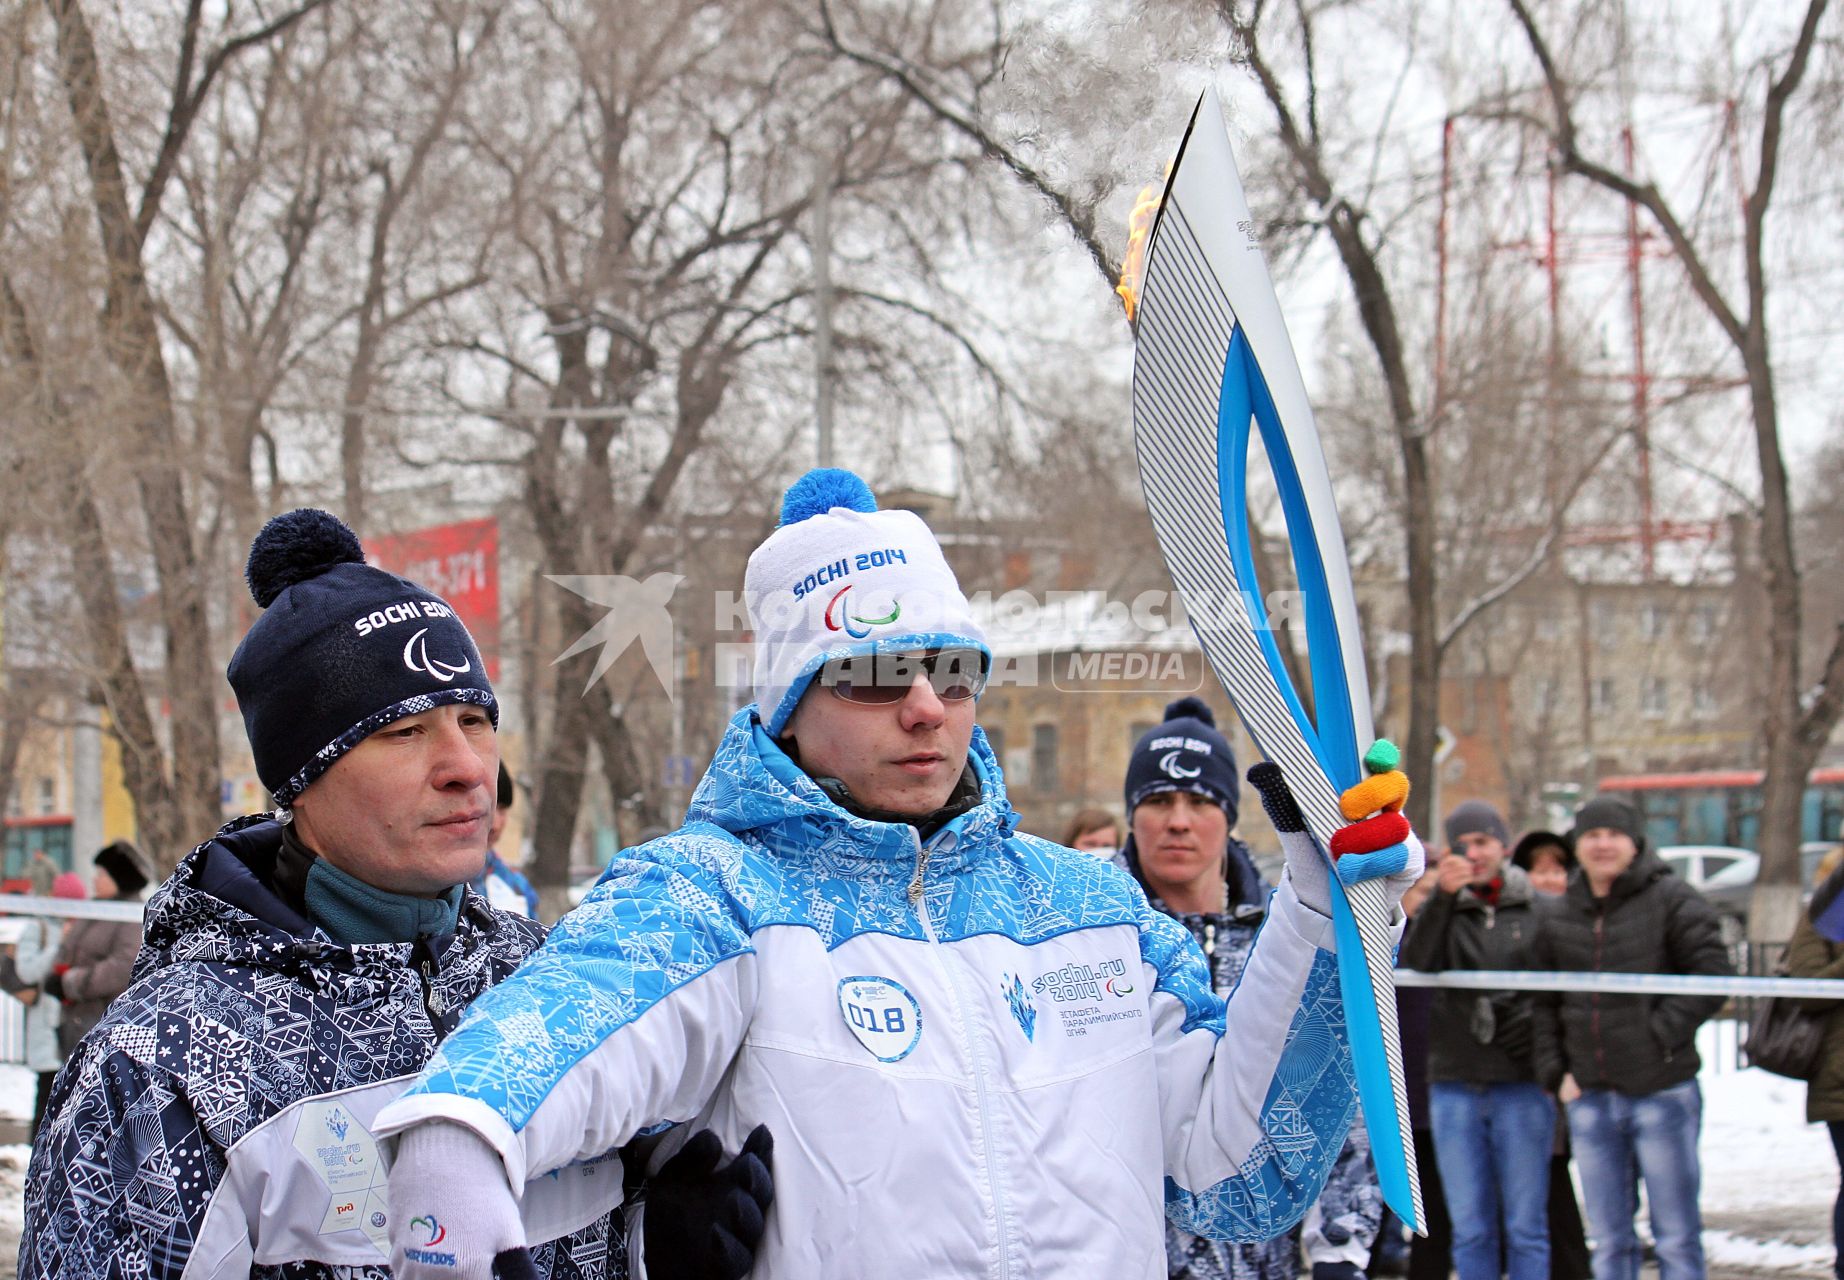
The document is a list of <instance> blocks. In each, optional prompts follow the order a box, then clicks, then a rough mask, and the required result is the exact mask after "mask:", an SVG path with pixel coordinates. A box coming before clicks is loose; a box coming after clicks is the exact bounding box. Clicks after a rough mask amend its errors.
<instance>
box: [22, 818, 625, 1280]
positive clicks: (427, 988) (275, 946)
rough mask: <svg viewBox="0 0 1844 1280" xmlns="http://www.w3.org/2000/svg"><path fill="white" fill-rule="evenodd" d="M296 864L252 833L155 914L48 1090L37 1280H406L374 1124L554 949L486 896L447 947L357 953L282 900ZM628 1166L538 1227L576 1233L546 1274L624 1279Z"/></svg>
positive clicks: (582, 1186)
mask: <svg viewBox="0 0 1844 1280" xmlns="http://www.w3.org/2000/svg"><path fill="white" fill-rule="evenodd" d="M280 845H281V828H280V827H279V826H278V825H276V824H275V823H274V822H272V821H269V820H268V819H267V818H264V817H253V818H243V819H239V820H238V821H236V822H233V823H231V824H229V825H227V826H226V827H225V828H224V829H223V830H222V831H220V832H219V833H218V835H217V836H216V837H215V838H214V839H212V840H210V841H207V842H206V843H205V844H203V845H200V846H199V847H198V848H197V849H196V850H194V851H193V852H192V853H191V854H190V855H189V856H188V857H187V858H186V859H185V860H184V861H183V862H181V864H180V865H179V867H178V869H177V870H176V871H175V872H174V873H173V876H172V877H171V878H170V879H169V880H168V881H167V882H166V883H165V884H164V885H162V886H161V888H160V890H159V892H157V893H156V894H155V895H154V897H153V899H152V900H151V901H150V902H149V903H148V907H147V916H146V939H147V940H146V945H145V946H144V947H143V948H142V950H141V952H140V955H139V957H138V958H137V960H136V961H135V964H134V976H133V979H132V981H131V982H130V984H129V986H128V989H127V991H126V992H124V993H123V995H122V996H121V997H120V998H119V999H117V1000H116V1001H115V1002H114V1003H113V1004H112V1005H111V1006H110V1007H109V1011H108V1013H107V1014H105V1015H104V1016H103V1018H102V1020H101V1022H99V1023H98V1024H97V1026H96V1027H95V1029H94V1030H93V1031H92V1032H91V1033H90V1034H89V1035H88V1036H87V1037H85V1039H84V1041H83V1043H82V1044H81V1045H80V1046H79V1048H78V1050H77V1052H76V1054H75V1055H74V1056H73V1057H72V1058H71V1060H70V1062H69V1063H68V1064H67V1065H66V1067H65V1070H64V1071H63V1072H62V1074H60V1075H59V1077H58V1081H57V1084H56V1086H55V1087H54V1089H53V1090H52V1096H51V1100H50V1104H49V1107H48V1109H47V1112H46V1116H45V1120H44V1123H43V1125H42V1126H41V1127H40V1130H39V1135H38V1141H37V1143H36V1145H35V1146H34V1147H33V1152H32V1162H31V1165H30V1168H29V1170H28V1172H27V1176H26V1193H25V1228H24V1234H23V1236H22V1238H21V1242H20V1259H19V1275H20V1277H21V1280H39V1278H40V1277H44V1278H46V1280H51V1278H52V1277H56V1278H58V1280H80V1278H85V1277H103V1276H109V1277H114V1276H141V1277H150V1278H152V1280H178V1278H179V1277H187V1278H188V1280H189V1278H190V1277H194V1276H211V1277H226V1276H242V1275H248V1276H251V1277H258V1278H260V1280H284V1278H286V1280H312V1278H314V1277H327V1278H329V1280H335V1278H336V1280H384V1278H385V1277H388V1275H389V1274H390V1273H389V1269H388V1265H387V1263H388V1258H389V1253H388V1246H387V1244H386V1236H385V1229H386V1225H387V1222H386V1217H385V1184H384V1177H383V1172H382V1170H381V1168H380V1166H379V1161H378V1146H377V1141H376V1139H375V1138H374V1137H373V1135H372V1131H371V1126H372V1123H373V1120H374V1118H375V1117H376V1115H377V1112H378V1110H379V1108H381V1107H382V1106H383V1105H384V1104H385V1103H386V1102H387V1101H388V1100H389V1099H391V1098H393V1097H395V1096H396V1095H397V1094H398V1093H400V1092H401V1091H402V1090H403V1088H404V1086H405V1085H406V1084H407V1083H408V1081H409V1079H410V1078H411V1077H412V1076H413V1075H414V1073H415V1072H416V1071H417V1070H418V1069H419V1068H420V1067H421V1066H422V1065H423V1063H424V1062H425V1061H427V1060H428V1057H429V1054H430V1051H431V1050H433V1049H434V1047H435V1044H436V1041H437V1039H438V1038H439V1037H440V1036H441V1035H443V1034H444V1033H446V1032H447V1031H449V1030H451V1029H452V1028H453V1026H454V1025H455V1023H456V1022H457V1021H458V1020H459V1019H460V1016H461V1011H462V1010H463V1009H464V1008H465V1007H466V1006H467V1004H468V1003H469V1002H470V1001H472V1000H473V999H474V998H475V997H476V996H478V995H479V994H480V993H481V992H482V991H483V990H485V989H486V988H487V987H489V986H491V985H492V984H493V983H494V982H497V981H498V980H500V979H501V978H503V977H504V976H505V975H506V974H508V973H510V972H511V971H512V969H513V968H514V967H515V966H516V965H517V964H518V963H519V961H520V960H522V959H523V958H524V957H525V956H526V955H527V954H529V953H530V952H531V951H532V950H533V949H534V948H535V947H537V945H538V943H539V941H540V939H541V938H542V936H543V931H542V929H540V928H539V927H538V926H537V925H535V924H533V923H532V922H531V921H528V920H524V919H521V918H518V917H514V916H509V915H507V914H504V913H502V912H499V911H496V910H493V909H492V908H490V907H488V906H487V904H486V902H485V901H484V900H483V899H481V898H480V897H478V896H477V895H475V894H473V893H471V892H470V893H468V894H467V895H466V896H465V898H464V900H463V902H462V906H461V913H460V919H459V921H458V923H457V926H456V929H455V932H454V933H452V934H449V935H446V936H444V937H440V938H425V939H422V940H420V941H418V942H417V943H414V944H411V943H386V944H369V945H359V946H342V945H340V944H338V943H335V942H333V941H331V940H329V939H328V937H327V935H326V934H325V933H324V932H322V931H321V930H319V929H317V928H315V927H314V926H312V925H311V924H309V922H308V921H307V920H305V919H304V918H302V917H301V916H300V915H299V914H298V913H297V912H296V911H295V910H294V909H293V908H292V907H290V906H289V905H288V904H287V903H286V902H285V901H284V900H283V899H282V898H281V897H280V896H278V895H277V894H276V893H275V891H274V890H273V889H271V888H270V887H269V885H270V882H271V879H272V875H273V868H274V864H275V856H276V852H277V850H278V849H279V848H280ZM613 1165H614V1167H613V1168H598V1169H596V1170H595V1171H593V1172H585V1174H584V1176H582V1177H581V1178H577V1179H573V1180H572V1181H571V1183H570V1184H569V1186H568V1187H565V1188H562V1189H563V1190H565V1191H568V1192H570V1193H572V1194H571V1195H570V1196H569V1197H568V1198H567V1199H568V1202H567V1203H566V1202H564V1198H560V1199H559V1200H558V1201H557V1202H554V1203H551V1204H549V1205H547V1206H544V1207H538V1206H533V1205H528V1206H527V1216H528V1221H531V1220H538V1226H539V1227H540V1229H542V1227H543V1226H545V1225H549V1226H551V1227H553V1228H560V1227H561V1226H564V1225H567V1227H568V1230H565V1229H552V1230H550V1232H549V1234H534V1235H533V1236H532V1238H533V1239H536V1240H556V1243H555V1244H551V1245H547V1246H545V1247H543V1248H541V1249H539V1250H537V1251H536V1260H537V1262H538V1265H539V1269H540V1271H541V1272H542V1273H543V1274H545V1275H548V1276H551V1277H553V1278H554V1280H579V1278H580V1280H590V1278H594V1280H605V1278H606V1277H614V1276H621V1275H625V1274H626V1250H625V1247H624V1245H623V1244H622V1241H621V1239H620V1237H619V1230H620V1228H619V1226H618V1224H614V1223H611V1220H610V1218H609V1209H610V1208H611V1207H612V1206H613V1205H614V1204H616V1203H618V1201H619V1198H620V1191H619V1188H620V1182H621V1172H620V1167H619V1163H618V1162H613ZM566 1235H567V1236H568V1237H569V1238H568V1239H567V1240H561V1239H557V1237H562V1236H566Z"/></svg>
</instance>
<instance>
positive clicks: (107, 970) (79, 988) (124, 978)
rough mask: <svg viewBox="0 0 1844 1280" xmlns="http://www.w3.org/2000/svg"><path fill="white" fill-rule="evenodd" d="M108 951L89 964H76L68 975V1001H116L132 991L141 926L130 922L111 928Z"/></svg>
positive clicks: (65, 979) (66, 992)
mask: <svg viewBox="0 0 1844 1280" xmlns="http://www.w3.org/2000/svg"><path fill="white" fill-rule="evenodd" d="M108 944H109V945H108V952H107V954H105V955H103V956H101V957H99V958H98V959H96V960H94V961H92V962H90V963H88V964H73V965H72V966H71V967H70V968H69V969H68V970H67V971H66V972H65V974H64V998H65V999H66V1000H113V999H115V997H117V996H119V995H121V994H122V992H124V991H126V990H128V979H129V976H130V975H131V974H132V973H133V972H134V958H135V956H137V955H139V954H140V951H141V926H140V925H138V924H134V923H131V922H129V921H126V920H124V921H121V922H119V923H116V924H113V925H111V926H110V929H109V938H108Z"/></svg>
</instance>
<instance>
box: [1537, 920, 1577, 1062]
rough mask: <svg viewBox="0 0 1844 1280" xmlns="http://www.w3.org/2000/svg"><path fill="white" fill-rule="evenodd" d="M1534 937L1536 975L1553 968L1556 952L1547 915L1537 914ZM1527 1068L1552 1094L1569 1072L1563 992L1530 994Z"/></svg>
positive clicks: (1554, 966)
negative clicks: (1563, 1035) (1563, 1049)
mask: <svg viewBox="0 0 1844 1280" xmlns="http://www.w3.org/2000/svg"><path fill="white" fill-rule="evenodd" d="M1536 920H1537V934H1536V937H1534V938H1532V939H1531V942H1530V967H1531V968H1532V969H1534V970H1537V971H1538V972H1549V971H1553V970H1554V969H1555V968H1556V952H1555V948H1554V947H1552V946H1551V945H1550V930H1551V929H1552V928H1553V927H1554V925H1553V924H1552V923H1551V921H1550V912H1549V911H1548V910H1547V909H1539V910H1538V911H1537V913H1536ZM1530 1041H1531V1043H1530V1066H1531V1070H1532V1071H1533V1072H1534V1073H1535V1075H1536V1077H1537V1083H1538V1084H1540V1085H1542V1086H1543V1087H1544V1088H1545V1089H1548V1090H1549V1091H1550V1092H1551V1093H1554V1092H1555V1091H1556V1089H1557V1087H1558V1086H1559V1085H1561V1083H1562V1077H1563V1076H1564V1075H1565V1074H1566V1073H1567V1071H1568V1063H1567V1062H1566V1060H1565V1059H1564V1057H1563V1053H1562V992H1560V991H1533V992H1531V993H1530Z"/></svg>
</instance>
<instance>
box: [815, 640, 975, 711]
mask: <svg viewBox="0 0 1844 1280" xmlns="http://www.w3.org/2000/svg"><path fill="white" fill-rule="evenodd" d="M917 676H927V677H928V684H929V687H930V688H931V689H933V690H934V691H935V696H936V697H937V698H940V699H941V700H942V701H943V702H965V701H966V700H967V699H968V698H977V697H979V696H980V691H981V690H982V689H984V688H985V687H986V655H985V654H983V653H981V652H980V651H979V650H978V649H930V650H928V651H926V652H924V653H874V654H873V653H866V654H858V655H856V656H854V657H850V658H834V659H833V660H832V661H831V662H828V663H827V664H826V665H825V666H823V667H821V668H820V670H819V675H818V680H819V682H820V683H821V684H822V685H824V686H826V687H827V688H828V689H831V690H832V691H833V693H834V694H835V695H836V696H838V697H840V698H843V699H845V701H847V702H856V703H858V704H859V705H860V706H873V707H875V706H888V705H890V704H891V703H896V702H901V701H902V700H903V699H904V698H907V697H908V696H909V691H910V690H911V689H913V688H914V687H915V683H916V677H917Z"/></svg>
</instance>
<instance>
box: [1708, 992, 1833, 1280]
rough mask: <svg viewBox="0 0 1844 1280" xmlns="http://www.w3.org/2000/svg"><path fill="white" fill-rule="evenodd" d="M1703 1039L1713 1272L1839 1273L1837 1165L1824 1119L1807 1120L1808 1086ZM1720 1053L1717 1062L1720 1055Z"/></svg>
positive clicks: (1711, 1039)
mask: <svg viewBox="0 0 1844 1280" xmlns="http://www.w3.org/2000/svg"><path fill="white" fill-rule="evenodd" d="M1718 1030H1721V1031H1723V1032H1725V1033H1726V1032H1727V1031H1728V1030H1729V1027H1728V1025H1727V1024H1725V1025H1723V1026H1721V1027H1720V1028H1716V1027H1706V1028H1705V1035H1704V1037H1703V1040H1704V1043H1703V1044H1702V1045H1701V1046H1700V1047H1702V1048H1703V1057H1704V1063H1705V1066H1704V1071H1703V1140H1702V1142H1701V1143H1700V1150H1701V1153H1702V1156H1703V1216H1704V1225H1705V1227H1706V1228H1707V1230H1705V1232H1704V1234H1703V1245H1704V1250H1705V1252H1706V1253H1707V1254H1708V1256H1709V1264H1710V1267H1711V1269H1712V1270H1716V1269H1719V1268H1720V1269H1736V1270H1744V1271H1780V1272H1786V1273H1789V1274H1802V1275H1813V1276H1829V1275H1830V1274H1831V1205H1832V1201H1833V1200H1834V1199H1836V1197H1837V1194H1838V1163H1837V1157H1836V1156H1834V1155H1833V1154H1832V1150H1831V1138H1830V1136H1829V1135H1828V1134H1827V1133H1826V1132H1825V1126H1824V1125H1819V1124H1807V1123H1806V1087H1805V1085H1803V1084H1801V1083H1800V1082H1799V1081H1797V1080H1787V1079H1784V1078H1782V1077H1780V1076H1775V1075H1769V1074H1767V1073H1766V1072H1765V1071H1761V1070H1758V1069H1756V1068H1753V1067H1750V1068H1748V1069H1747V1070H1744V1071H1735V1070H1728V1071H1724V1070H1721V1069H1720V1067H1721V1064H1722V1063H1724V1062H1725V1061H1726V1062H1733V1061H1734V1057H1733V1053H1732V1051H1731V1052H1729V1053H1727V1054H1725V1053H1723V1052H1722V1051H1721V1050H1720V1049H1719V1050H1718V1051H1717V1052H1715V1053H1712V1052H1711V1048H1712V1047H1714V1046H1715V1034H1716V1032H1717V1031H1718ZM1712 1059H1713V1061H1712Z"/></svg>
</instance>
